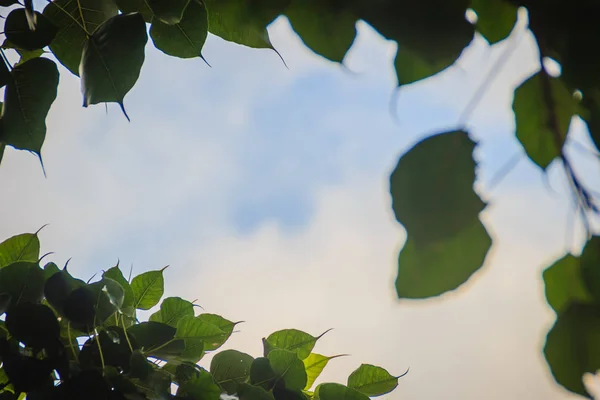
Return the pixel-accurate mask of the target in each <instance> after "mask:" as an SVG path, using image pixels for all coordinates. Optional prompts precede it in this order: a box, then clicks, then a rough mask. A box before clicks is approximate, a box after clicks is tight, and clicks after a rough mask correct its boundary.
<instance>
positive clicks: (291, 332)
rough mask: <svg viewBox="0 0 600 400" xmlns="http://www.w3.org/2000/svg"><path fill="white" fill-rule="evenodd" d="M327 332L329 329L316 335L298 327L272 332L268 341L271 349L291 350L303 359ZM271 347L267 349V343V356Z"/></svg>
mask: <svg viewBox="0 0 600 400" xmlns="http://www.w3.org/2000/svg"><path fill="white" fill-rule="evenodd" d="M327 332H329V331H325V332H323V333H322V334H321V335H319V336H317V337H314V336H312V335H310V334H308V333H306V332H302V331H300V330H298V329H283V330H280V331H277V332H273V333H271V334H270V335H269V337H267V339H266V341H267V342H268V345H270V349H283V350H289V351H291V352H293V353H296V354H297V355H298V358H300V359H301V360H303V359H305V358H306V357H308V355H309V354H310V352H311V351H312V349H313V348H314V347H315V343H317V340H319V339H320V338H321V337H322V336H323V335H324V334H325V333H327ZM270 349H267V345H265V356H266V355H268V353H269V352H270Z"/></svg>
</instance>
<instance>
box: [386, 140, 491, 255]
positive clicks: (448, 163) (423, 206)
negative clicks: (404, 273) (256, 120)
mask: <svg viewBox="0 0 600 400" xmlns="http://www.w3.org/2000/svg"><path fill="white" fill-rule="evenodd" d="M474 148H475V143H474V142H473V141H471V140H470V139H469V137H468V135H467V133H466V132H464V131H453V132H446V133H441V134H437V135H434V136H431V137H428V138H426V139H424V140H422V141H420V142H419V143H417V144H416V145H415V146H414V147H412V148H411V149H410V150H408V151H407V152H406V153H405V154H404V155H403V156H402V157H400V160H399V161H398V165H397V166H396V169H395V170H394V172H392V175H391V177H390V192H391V195H392V208H393V210H394V214H395V215H396V219H397V220H398V221H399V222H400V223H401V224H403V225H404V227H405V228H406V230H407V232H408V237H409V240H411V241H412V242H413V243H415V244H416V245H417V246H423V247H425V246H428V245H433V244H435V243H438V242H443V241H446V240H448V239H452V238H453V237H454V236H456V235H457V234H459V233H460V232H461V231H463V230H464V229H466V228H467V227H469V226H470V225H472V224H473V220H475V219H476V218H477V215H478V214H479V212H481V210H483V208H484V206H485V203H484V202H483V201H481V199H480V198H479V196H477V194H475V192H474V191H473V181H474V180H475V161H473V156H472V153H473V149H474Z"/></svg>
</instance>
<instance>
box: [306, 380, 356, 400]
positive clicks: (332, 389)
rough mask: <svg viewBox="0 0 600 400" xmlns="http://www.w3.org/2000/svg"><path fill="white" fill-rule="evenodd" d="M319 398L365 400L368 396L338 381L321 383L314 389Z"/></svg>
mask: <svg viewBox="0 0 600 400" xmlns="http://www.w3.org/2000/svg"><path fill="white" fill-rule="evenodd" d="M315 398H318V399H319V400H367V399H368V397H367V396H365V395H364V394H362V393H361V392H359V391H357V390H354V389H352V388H349V387H346V386H344V385H340V384H338V383H322V384H320V385H319V386H317V388H316V389H315Z"/></svg>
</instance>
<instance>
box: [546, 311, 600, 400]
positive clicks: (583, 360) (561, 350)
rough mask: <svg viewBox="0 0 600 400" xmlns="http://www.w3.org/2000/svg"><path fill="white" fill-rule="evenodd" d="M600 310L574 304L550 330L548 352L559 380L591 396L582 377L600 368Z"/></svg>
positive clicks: (548, 359) (554, 372)
mask: <svg viewBox="0 0 600 400" xmlns="http://www.w3.org/2000/svg"><path fill="white" fill-rule="evenodd" d="M599 336H600V311H599V309H598V307H597V306H591V305H587V304H577V303H571V304H570V305H569V306H568V307H567V308H566V309H565V310H564V311H563V312H562V313H561V314H559V316H558V319H557V320H556V322H555V324H554V326H553V327H552V329H551V330H550V332H549V333H548V337H547V338H546V345H545V346H544V355H545V356H546V361H548V365H549V366H550V370H551V371H552V375H553V376H554V379H556V382H558V383H559V384H560V385H562V386H564V387H565V388H566V389H568V390H570V391H571V392H574V393H578V394H580V395H582V396H585V397H587V398H589V399H591V398H592V396H591V395H590V394H589V393H588V392H587V390H586V388H585V386H584V384H583V381H582V378H583V374H585V373H586V372H589V373H592V374H594V373H596V371H597V370H598V369H600V346H598V340H597V339H598V337H599Z"/></svg>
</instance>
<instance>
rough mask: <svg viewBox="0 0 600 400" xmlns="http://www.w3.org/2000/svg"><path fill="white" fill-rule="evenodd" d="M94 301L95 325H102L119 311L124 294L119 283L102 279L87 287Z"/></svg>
mask: <svg viewBox="0 0 600 400" xmlns="http://www.w3.org/2000/svg"><path fill="white" fill-rule="evenodd" d="M88 288H89V289H90V290H91V291H92V293H93V294H94V298H95V299H96V306H95V308H96V317H97V321H96V322H97V323H103V322H104V321H106V320H107V319H108V318H109V317H111V316H112V315H113V314H115V313H116V312H118V311H120V310H121V306H122V305H123V299H124V297H125V293H124V291H123V288H122V287H121V285H119V283H117V282H116V281H113V280H112V279H110V278H102V279H101V280H100V281H98V282H94V283H92V284H90V285H88Z"/></svg>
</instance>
